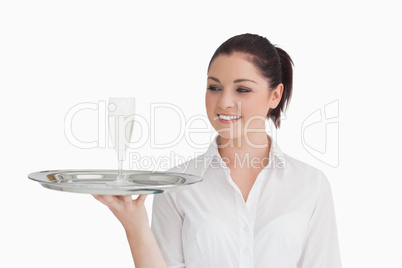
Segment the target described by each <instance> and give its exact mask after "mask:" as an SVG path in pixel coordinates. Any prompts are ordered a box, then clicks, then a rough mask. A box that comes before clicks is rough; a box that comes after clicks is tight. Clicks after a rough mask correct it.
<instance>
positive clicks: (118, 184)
mask: <svg viewBox="0 0 402 268" xmlns="http://www.w3.org/2000/svg"><path fill="white" fill-rule="evenodd" d="M106 185H107V186H109V187H125V186H133V185H135V183H133V182H130V181H128V180H114V181H110V182H107V183H106Z"/></svg>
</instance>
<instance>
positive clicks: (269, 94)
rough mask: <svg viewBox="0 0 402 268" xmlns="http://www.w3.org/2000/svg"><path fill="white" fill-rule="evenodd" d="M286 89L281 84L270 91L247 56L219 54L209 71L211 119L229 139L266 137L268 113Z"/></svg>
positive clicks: (208, 110)
mask: <svg viewBox="0 0 402 268" xmlns="http://www.w3.org/2000/svg"><path fill="white" fill-rule="evenodd" d="M282 89H283V85H282V84H280V85H279V86H278V87H277V88H276V89H275V90H269V85H268V81H267V79H266V78H265V77H264V76H262V75H261V74H260V72H259V70H258V69H257V68H256V67H255V66H254V65H253V64H252V63H251V62H249V61H248V60H247V59H246V57H245V55H244V54H241V53H233V54H231V55H230V56H228V55H219V56H218V57H217V58H215V60H214V61H213V62H212V63H211V65H210V68H209V71H208V81H207V92H206V95H205V104H206V110H207V115H208V119H209V121H210V122H211V124H212V126H213V127H214V129H215V130H216V131H217V132H218V134H219V135H220V136H221V137H222V138H225V139H237V138H242V137H251V135H261V133H264V135H266V134H265V122H266V118H267V114H268V111H269V109H272V108H275V107H276V106H277V105H278V103H279V101H280V98H281V95H282Z"/></svg>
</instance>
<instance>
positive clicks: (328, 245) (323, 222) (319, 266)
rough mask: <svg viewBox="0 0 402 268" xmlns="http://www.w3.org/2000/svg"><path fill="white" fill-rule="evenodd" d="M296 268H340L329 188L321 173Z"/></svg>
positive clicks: (333, 210)
mask: <svg viewBox="0 0 402 268" xmlns="http://www.w3.org/2000/svg"><path fill="white" fill-rule="evenodd" d="M297 267H298V268H323V267H325V268H341V267H342V266H341V258H340V252H339V243H338V234H337V227H336V220H335V209H334V204H333V199H332V192H331V187H330V184H329V182H328V179H327V177H326V176H325V175H324V173H322V172H321V171H320V174H319V187H318V195H317V199H316V203H315V207H314V211H313V214H312V216H311V219H310V223H309V226H308V230H307V236H306V239H305V241H304V247H303V251H302V255H301V258H300V260H299V262H298V265H297Z"/></svg>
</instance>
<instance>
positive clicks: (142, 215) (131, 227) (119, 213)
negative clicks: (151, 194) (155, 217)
mask: <svg viewBox="0 0 402 268" xmlns="http://www.w3.org/2000/svg"><path fill="white" fill-rule="evenodd" d="M93 197H95V199H96V200H98V201H100V202H101V203H102V204H104V205H106V206H107V207H108V208H109V209H110V210H111V211H112V212H113V214H114V215H115V216H116V218H117V219H118V220H119V221H120V222H121V224H122V225H123V227H124V229H125V230H126V232H141V231H142V230H144V228H149V220H148V214H147V210H146V208H145V206H144V202H145V199H146V198H147V195H139V196H138V198H137V199H134V200H133V199H132V197H131V195H125V196H114V195H93Z"/></svg>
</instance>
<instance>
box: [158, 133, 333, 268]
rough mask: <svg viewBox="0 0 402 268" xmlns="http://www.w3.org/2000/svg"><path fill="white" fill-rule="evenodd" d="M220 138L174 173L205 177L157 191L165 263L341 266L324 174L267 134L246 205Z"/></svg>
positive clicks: (197, 267)
mask: <svg viewBox="0 0 402 268" xmlns="http://www.w3.org/2000/svg"><path fill="white" fill-rule="evenodd" d="M217 137H218V136H217ZM217 137H216V138H217ZM216 138H215V139H214V140H213V142H212V143H211V145H210V146H209V148H208V150H207V151H206V152H205V153H204V154H203V155H201V156H199V157H197V158H194V159H192V160H190V161H187V162H185V163H183V164H181V165H179V166H177V167H174V168H173V169H170V170H169V171H171V172H183V173H190V174H194V175H198V176H202V178H203V181H202V182H200V183H197V184H195V185H193V186H191V187H189V188H188V189H186V190H183V191H179V192H174V193H166V194H157V195H155V196H154V201H153V212H152V230H153V233H154V235H155V237H156V240H157V242H158V244H159V246H160V248H161V251H162V254H163V256H164V258H165V260H166V262H167V264H168V266H169V267H175V268H178V267H187V268H214V267H217V268H226V267H227V268H237V267H238V268H251V267H268V268H285V267H286V268H301V267H302V268H339V267H341V260H340V254H339V246H338V235H337V228H336V221H335V213H334V205H333V200H332V193H331V188H330V185H329V182H328V179H327V178H326V177H325V175H324V174H323V172H321V171H320V170H318V169H316V168H314V167H311V166H309V165H307V164H305V163H302V162H300V161H298V160H296V159H294V158H291V157H289V156H288V155H285V154H284V153H282V151H281V150H280V149H279V147H278V145H277V144H276V143H274V142H272V138H271V137H269V139H270V140H271V142H272V143H271V150H270V158H269V164H268V165H267V166H266V167H265V168H264V169H263V170H262V171H261V172H260V174H259V175H258V177H257V179H256V181H255V183H254V185H253V187H252V189H251V191H250V193H249V195H248V198H247V202H245V201H244V198H243V196H242V194H241V192H240V189H239V188H238V187H237V185H236V184H235V183H234V182H233V180H232V179H231V177H230V169H229V168H228V167H226V164H225V163H224V162H223V160H222V158H221V157H220V155H219V152H218V149H217V143H216Z"/></svg>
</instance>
